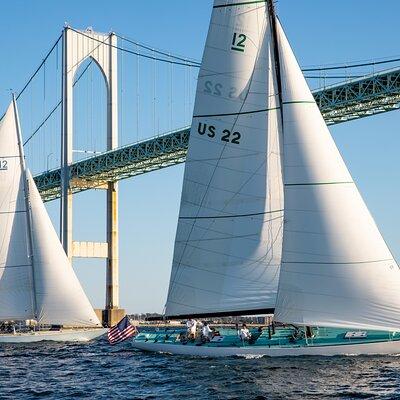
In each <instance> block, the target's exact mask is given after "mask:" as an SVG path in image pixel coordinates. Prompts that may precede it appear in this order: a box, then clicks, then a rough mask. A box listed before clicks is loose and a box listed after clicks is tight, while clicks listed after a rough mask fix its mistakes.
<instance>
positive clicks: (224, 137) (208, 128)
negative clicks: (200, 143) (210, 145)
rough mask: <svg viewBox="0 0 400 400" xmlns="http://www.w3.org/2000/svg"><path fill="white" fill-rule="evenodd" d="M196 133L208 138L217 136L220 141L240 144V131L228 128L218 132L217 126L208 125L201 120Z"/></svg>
mask: <svg viewBox="0 0 400 400" xmlns="http://www.w3.org/2000/svg"><path fill="white" fill-rule="evenodd" d="M197 133H198V134H199V135H202V136H203V135H206V136H208V137H209V138H217V137H219V138H220V140H221V141H223V142H227V143H233V144H240V139H241V137H242V135H241V134H240V132H237V131H232V130H230V129H223V130H222V131H221V132H220V133H218V132H217V128H216V127H215V126H214V125H208V124H205V123H203V122H199V125H198V127H197Z"/></svg>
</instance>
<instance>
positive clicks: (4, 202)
mask: <svg viewBox="0 0 400 400" xmlns="http://www.w3.org/2000/svg"><path fill="white" fill-rule="evenodd" d="M16 118H17V114H16V110H14V107H13V104H11V105H10V106H9V107H8V109H7V112H6V114H5V115H4V117H3V119H2V120H1V121H0V320H24V319H29V318H33V316H34V310H33V308H34V299H33V293H32V261H31V258H30V257H29V254H28V248H29V246H28V236H27V232H28V227H27V221H28V215H27V207H26V201H25V192H24V186H25V182H24V174H23V169H22V159H21V157H20V151H19V145H18V134H17V120H16Z"/></svg>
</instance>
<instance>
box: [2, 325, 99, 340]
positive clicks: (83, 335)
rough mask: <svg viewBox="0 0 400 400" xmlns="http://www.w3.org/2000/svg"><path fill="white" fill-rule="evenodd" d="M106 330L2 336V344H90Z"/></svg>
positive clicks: (39, 332)
mask: <svg viewBox="0 0 400 400" xmlns="http://www.w3.org/2000/svg"><path fill="white" fill-rule="evenodd" d="M106 331H107V329H105V328H93V329H90V328H88V329H83V328H82V329H64V330H60V331H38V332H27V333H15V334H12V333H11V334H0V343H34V342H43V341H51V342H89V341H91V340H94V339H97V338H99V337H100V336H102V335H104V334H105V333H106Z"/></svg>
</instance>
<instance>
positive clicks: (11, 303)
mask: <svg viewBox="0 0 400 400" xmlns="http://www.w3.org/2000/svg"><path fill="white" fill-rule="evenodd" d="M0 321H2V322H3V323H2V324H1V327H2V328H1V329H0V343H2V342H7V343H10V342H12V343H26V342H37V341H42V340H52V341H87V340H91V339H94V338H96V337H98V336H101V335H102V334H104V333H105V331H106V330H105V329H103V328H102V326H101V324H100V321H99V319H98V318H97V316H96V314H95V312H94V310H93V308H92V306H91V304H90V302H89V300H88V298H87V297H86V294H85V293H84V291H83V289H82V287H81V285H80V283H79V281H78V278H77V277H76V275H75V273H74V271H73V269H72V266H71V265H70V263H69V260H68V258H67V256H66V254H65V252H64V250H63V248H62V246H61V243H60V242H59V240H58V237H57V234H56V232H55V230H54V228H53V225H52V223H51V220H50V218H49V216H48V214H47V211H46V209H45V207H44V204H43V202H42V199H41V198H40V195H39V192H38V190H37V188H36V185H35V182H34V180H33V178H32V176H31V174H30V173H29V172H28V171H27V170H26V166H25V159H24V154H23V147H22V137H21V132H20V126H19V119H18V111H17V106H16V102H15V99H13V102H12V104H11V105H10V106H9V108H8V110H7V112H6V114H5V116H4V117H3V119H2V121H1V122H0Z"/></svg>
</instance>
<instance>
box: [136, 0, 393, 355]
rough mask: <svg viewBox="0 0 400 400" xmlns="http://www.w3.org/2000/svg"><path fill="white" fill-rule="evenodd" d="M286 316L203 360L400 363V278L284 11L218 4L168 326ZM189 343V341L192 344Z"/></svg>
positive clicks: (227, 333) (202, 351)
mask: <svg viewBox="0 0 400 400" xmlns="http://www.w3.org/2000/svg"><path fill="white" fill-rule="evenodd" d="M265 314H273V319H274V324H273V325H272V326H268V327H267V328H265V329H261V330H259V331H258V332H253V340H248V341H247V340H243V339H240V338H238V336H237V334H236V331H235V330H233V329H227V328H223V327H221V328H220V329H218V331H219V332H218V334H216V335H215V336H214V337H213V338H212V339H211V340H201V339H199V340H197V339H196V340H188V339H187V338H185V335H184V333H182V329H181V330H179V329H177V330H175V331H174V330H173V329H170V330H168V332H162V333H161V332H158V333H157V332H155V333H154V332H153V333H149V332H147V333H146V332H142V333H141V334H139V335H138V336H136V337H135V339H134V340H133V346H134V347H135V348H137V349H141V350H147V351H160V352H168V353H173V354H187V355H198V356H211V357H218V356H232V355H267V356H291V355H296V356H298V355H325V356H329V355H339V354H388V353H400V270H399V266H398V265H397V263H396V261H395V260H394V258H393V256H392V254H391V252H390V250H389V249H388V247H387V245H386V243H385V241H384V239H383V238H382V236H381V234H380V232H379V230H378V228H377V226H376V224H375V222H374V220H373V218H372V217H371V215H370V213H369V211H368V209H367V207H366V205H365V203H364V202H363V200H362V198H361V196H360V194H359V192H358V190H357V187H356V185H355V183H354V181H353V179H352V177H351V175H350V173H349V171H348V169H347V167H346V165H345V163H344V161H343V159H342V157H341V155H340V153H339V151H338V149H337V147H336V145H335V143H334V141H333V138H332V137H331V135H330V133H329V130H328V128H327V126H326V124H325V122H324V120H323V118H322V115H321V113H320V111H319V108H318V106H317V104H316V103H315V101H314V98H313V96H312V94H311V92H310V89H309V87H308V85H307V82H306V80H305V78H304V76H303V74H302V71H301V69H300V67H299V64H298V62H297V60H296V58H295V56H294V54H293V51H292V49H291V46H290V44H289V42H288V40H287V37H286V35H285V33H284V31H283V29H282V26H281V24H280V21H279V19H278V18H277V16H276V14H275V9H274V4H273V1H272V0H268V1H264V0H258V1H250V0H247V1H243V0H229V1H228V0H215V1H214V6H213V11H212V17H211V24H210V28H209V32H208V36H207V42H206V46H205V51H204V55H203V59H202V65H201V69H200V73H199V78H198V86H197V91H196V100H195V107H194V115H193V121H192V127H191V133H190V141H189V150H188V155H187V161H186V165H185V172H184V180H183V190H182V198H181V205H180V213H179V221H178V227H177V233H176V239H175V248H174V257H173V265H172V271H171V277H170V283H169V290H168V297H167V301H166V307H165V311H164V317H165V319H180V320H185V319H187V318H196V319H199V318H201V319H207V318H213V317H220V316H233V315H265ZM182 338H184V339H182Z"/></svg>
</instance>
